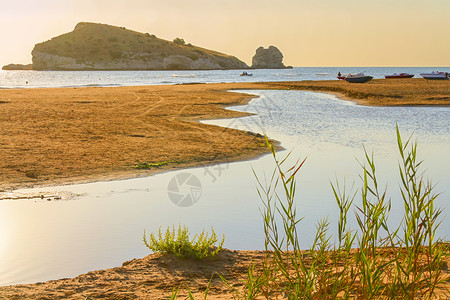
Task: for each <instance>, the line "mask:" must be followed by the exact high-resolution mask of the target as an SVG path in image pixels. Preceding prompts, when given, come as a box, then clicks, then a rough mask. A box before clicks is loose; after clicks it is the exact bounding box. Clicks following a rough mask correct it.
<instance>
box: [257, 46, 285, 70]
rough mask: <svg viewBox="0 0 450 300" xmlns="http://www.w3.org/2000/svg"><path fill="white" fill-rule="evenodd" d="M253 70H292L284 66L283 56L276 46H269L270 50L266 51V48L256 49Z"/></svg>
mask: <svg viewBox="0 0 450 300" xmlns="http://www.w3.org/2000/svg"><path fill="white" fill-rule="evenodd" d="M252 68H253V69H285V68H292V67H286V66H285V65H284V64H283V54H282V53H281V51H280V50H279V49H278V48H277V47H275V46H269V48H267V49H264V47H259V48H258V49H256V53H255V55H254V56H253V59H252Z"/></svg>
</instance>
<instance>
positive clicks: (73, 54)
mask: <svg viewBox="0 0 450 300" xmlns="http://www.w3.org/2000/svg"><path fill="white" fill-rule="evenodd" d="M180 40H181V39H180ZM32 56H33V69H34V70H194V69H197V70H210V69H246V68H248V66H247V65H246V64H245V63H244V62H242V61H240V60H239V59H237V58H236V57H234V56H230V55H226V54H223V53H220V52H216V51H212V50H208V49H204V48H200V47H196V46H193V45H191V44H189V43H188V44H184V43H183V44H181V43H175V42H170V41H166V40H163V39H159V38H157V37H156V36H155V35H153V34H152V35H150V34H148V33H139V32H136V31H131V30H128V29H126V28H124V27H116V26H110V25H105V24H96V23H83V22H82V23H79V24H77V26H76V27H75V29H74V30H73V31H72V32H69V33H66V34H63V35H60V36H57V37H54V38H52V39H51V40H49V41H46V42H43V43H40V44H37V45H35V47H34V49H33V51H32Z"/></svg>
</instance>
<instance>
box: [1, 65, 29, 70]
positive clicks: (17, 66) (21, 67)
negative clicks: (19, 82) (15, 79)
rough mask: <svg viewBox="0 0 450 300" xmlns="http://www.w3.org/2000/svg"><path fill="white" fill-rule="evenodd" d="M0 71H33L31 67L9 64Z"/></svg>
mask: <svg viewBox="0 0 450 300" xmlns="http://www.w3.org/2000/svg"><path fill="white" fill-rule="evenodd" d="M2 70H33V65H32V64H28V65H22V64H9V65H6V66H3V67H2Z"/></svg>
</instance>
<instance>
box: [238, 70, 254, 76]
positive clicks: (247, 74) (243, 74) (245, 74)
mask: <svg viewBox="0 0 450 300" xmlns="http://www.w3.org/2000/svg"><path fill="white" fill-rule="evenodd" d="M241 76H253V74H250V73H247V72H246V71H244V72H242V73H241Z"/></svg>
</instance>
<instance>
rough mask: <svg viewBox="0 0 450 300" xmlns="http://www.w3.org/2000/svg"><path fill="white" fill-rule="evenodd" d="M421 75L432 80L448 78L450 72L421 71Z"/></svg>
mask: <svg viewBox="0 0 450 300" xmlns="http://www.w3.org/2000/svg"><path fill="white" fill-rule="evenodd" d="M420 76H422V77H423V78H425V79H431V80H447V79H449V78H450V74H449V73H447V72H435V71H433V72H431V73H421V74H420Z"/></svg>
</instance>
